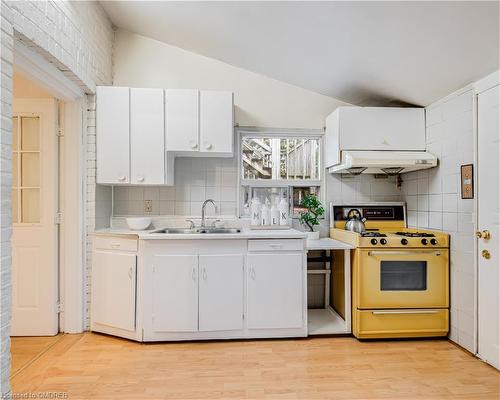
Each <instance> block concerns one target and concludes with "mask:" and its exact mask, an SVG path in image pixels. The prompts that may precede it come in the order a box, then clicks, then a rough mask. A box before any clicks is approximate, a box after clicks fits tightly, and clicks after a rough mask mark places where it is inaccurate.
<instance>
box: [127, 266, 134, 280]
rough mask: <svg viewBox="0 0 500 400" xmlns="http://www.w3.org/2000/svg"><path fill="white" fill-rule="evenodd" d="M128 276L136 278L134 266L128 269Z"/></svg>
mask: <svg viewBox="0 0 500 400" xmlns="http://www.w3.org/2000/svg"><path fill="white" fill-rule="evenodd" d="M128 277H129V278H130V279H133V278H134V267H130V268H129V269H128Z"/></svg>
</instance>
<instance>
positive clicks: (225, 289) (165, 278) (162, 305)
mask: <svg viewBox="0 0 500 400" xmlns="http://www.w3.org/2000/svg"><path fill="white" fill-rule="evenodd" d="M151 282H152V285H153V287H152V292H151V296H152V301H151V308H152V315H151V321H152V323H151V326H152V330H153V332H198V331H201V332H210V331H229V330H240V329H242V328H243V254H235V255H233V254H229V255H199V256H198V255H155V256H154V257H153V266H152V281H151Z"/></svg>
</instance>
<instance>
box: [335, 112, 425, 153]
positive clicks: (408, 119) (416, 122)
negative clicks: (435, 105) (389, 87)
mask: <svg viewBox="0 0 500 400" xmlns="http://www.w3.org/2000/svg"><path fill="white" fill-rule="evenodd" d="M339 113H340V114H339V130H340V149H341V150H425V117H424V109H423V108H396V107H342V108H341V109H340V110H339ZM328 151H330V149H328ZM332 151H334V149H333V150H332Z"/></svg>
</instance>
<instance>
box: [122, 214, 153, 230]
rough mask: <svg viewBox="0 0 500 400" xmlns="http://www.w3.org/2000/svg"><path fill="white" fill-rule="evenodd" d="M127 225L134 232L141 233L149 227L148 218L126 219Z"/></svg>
mask: <svg viewBox="0 0 500 400" xmlns="http://www.w3.org/2000/svg"><path fill="white" fill-rule="evenodd" d="M127 225H128V227H129V228H130V229H132V230H134V231H143V230H145V229H147V228H148V227H149V225H151V218H150V217H137V218H127Z"/></svg>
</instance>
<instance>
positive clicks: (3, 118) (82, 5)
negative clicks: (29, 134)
mask: <svg viewBox="0 0 500 400" xmlns="http://www.w3.org/2000/svg"><path fill="white" fill-rule="evenodd" d="M0 17H1V18H0V24H1V47H0V58H1V63H0V86H1V90H2V96H1V100H0V131H1V139H0V157H1V163H0V186H1V191H0V197H1V203H2V207H1V219H0V223H1V229H0V236H1V237H0V241H1V248H0V249H1V250H0V262H1V264H0V281H1V284H0V299H1V302H0V307H1V310H0V336H1V341H0V353H1V360H2V361H1V365H0V367H1V374H0V394H1V397H4V395H5V396H7V394H8V393H9V391H10V386H9V373H10V368H9V367H10V356H9V350H10V340H9V333H10V332H9V324H10V299H11V255H10V253H11V249H10V234H11V215H10V214H11V207H10V186H11V180H12V171H11V168H12V166H11V144H12V133H11V129H12V122H11V118H12V97H13V96H12V75H13V63H14V51H13V50H14V49H13V47H14V46H13V44H14V38H16V39H18V40H21V41H22V42H23V43H24V44H25V45H26V46H28V47H30V48H31V49H33V50H34V51H36V52H38V53H40V54H41V55H42V56H43V57H44V58H45V59H46V60H47V61H49V62H51V63H53V64H54V65H55V66H56V67H57V68H59V69H60V70H61V71H62V72H63V73H64V74H65V75H66V76H67V77H68V78H69V79H71V80H72V81H74V82H76V83H77V84H78V85H79V86H80V87H81V88H82V89H83V90H84V91H85V92H86V93H92V92H93V91H94V88H95V85H96V84H106V83H111V73H112V71H111V50H112V43H113V37H114V32H113V27H112V25H111V22H110V21H109V19H108V18H107V16H106V14H105V12H104V10H103V9H102V7H101V5H100V4H98V3H97V2H69V1H66V2H62V1H1V2H0ZM91 117H92V116H91ZM90 148H92V146H90ZM91 155H92V154H91ZM93 157H94V158H93V160H95V151H94V153H93ZM90 182H92V179H90ZM91 185H93V186H95V185H94V184H92V183H91ZM89 191H90V192H91V194H92V196H91V197H90V202H89V203H90V204H88V206H87V210H88V209H89V208H90V209H92V203H93V202H94V197H93V195H94V190H91V188H89V187H87V195H88V193H89ZM87 199H89V197H88V196H87ZM90 218H91V219H92V220H93V218H94V216H93V215H91V217H90ZM87 225H88V224H87ZM92 225H93V223H92Z"/></svg>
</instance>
